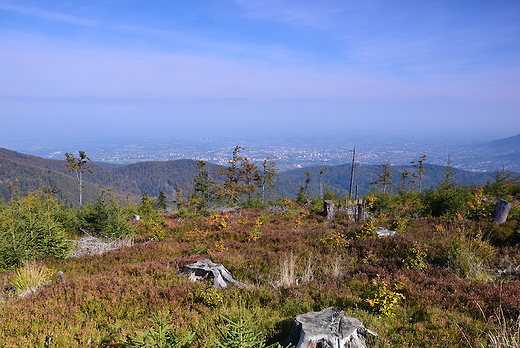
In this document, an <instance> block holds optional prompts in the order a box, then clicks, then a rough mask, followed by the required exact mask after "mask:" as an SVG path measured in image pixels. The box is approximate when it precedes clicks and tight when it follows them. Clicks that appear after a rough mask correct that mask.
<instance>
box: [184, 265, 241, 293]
mask: <svg viewBox="0 0 520 348" xmlns="http://www.w3.org/2000/svg"><path fill="white" fill-rule="evenodd" d="M181 274H183V275H185V276H187V277H188V278H189V279H190V280H191V281H194V282H195V281H200V280H205V279H208V278H213V286H214V287H216V288H219V287H222V288H225V287H227V283H226V282H228V283H234V284H236V285H238V286H241V287H247V285H246V284H244V283H242V282H239V281H238V280H236V279H234V278H233V276H232V275H231V273H229V271H228V270H227V269H226V267H224V266H222V264H220V263H213V262H212V261H211V260H210V259H205V260H199V261H197V262H195V263H192V264H189V265H187V266H186V267H184V269H183V270H182V272H181Z"/></svg>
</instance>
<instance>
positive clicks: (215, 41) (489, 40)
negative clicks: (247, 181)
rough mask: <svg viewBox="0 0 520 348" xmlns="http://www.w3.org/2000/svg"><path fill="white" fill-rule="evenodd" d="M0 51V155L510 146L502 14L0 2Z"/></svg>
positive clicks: (421, 6)
mask: <svg viewBox="0 0 520 348" xmlns="http://www.w3.org/2000/svg"><path fill="white" fill-rule="evenodd" d="M0 47H2V50H1V51H0V63H1V64H0V118H1V121H2V126H3V129H4V135H3V137H2V138H3V139H2V140H1V141H0V143H1V144H9V143H10V142H11V143H13V142H16V141H23V139H33V140H34V141H37V142H38V141H39V142H47V141H52V140H53V139H54V140H55V141H62V140H60V139H67V137H68V139H80V141H97V140H96V139H115V138H117V139H133V138H134V139H143V138H150V137H152V138H153V137H161V136H163V137H173V138H175V137H187V138H189V137H192V138H193V137H197V138H198V137H202V138H205V137H212V136H215V137H216V138H217V137H225V136H242V137H244V138H255V137H256V138H260V137H269V136H271V137H284V136H289V137H292V136H317V137H327V136H351V135H357V136H365V137H366V136H372V137H380V136H388V135H390V136H392V135H394V134H395V135H396V136H402V135H406V134H409V135H417V136H420V137H421V136H422V137H425V138H429V137H434V136H436V137H438V136H441V135H443V134H444V135H449V136H453V137H455V138H472V137H473V138H474V137H483V138H487V139H488V140H492V139H496V138H503V137H509V136H513V135H516V134H518V133H520V98H518V96H519V95H520V4H519V3H518V2H516V1H511V0H510V1H501V2H499V3H497V2H491V1H480V2H478V3H475V2H433V3H432V2H425V1H423V2H421V1H419V2H417V1H400V2H385V1H372V2H365V1H349V2H348V3H345V2H344V1H338V0H326V1H321V2H315V1H306V0H304V1H301V0H299V1H293V0H267V1H256V0H251V1H242V0H206V1H200V2H182V3H179V2H170V1H156V2H153V3H150V2H141V1H135V2H131V3H120V2H106V1H96V0H94V1H84V0H78V1H73V2H65V1H58V0H55V1H53V0H49V1H45V2H40V1H35V0H19V1H13V0H0ZM1 144H0V145H1Z"/></svg>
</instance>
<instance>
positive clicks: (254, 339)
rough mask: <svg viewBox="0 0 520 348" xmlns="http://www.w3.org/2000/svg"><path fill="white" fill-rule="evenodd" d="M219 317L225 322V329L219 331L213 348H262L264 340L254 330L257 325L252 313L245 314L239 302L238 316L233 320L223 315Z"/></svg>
mask: <svg viewBox="0 0 520 348" xmlns="http://www.w3.org/2000/svg"><path fill="white" fill-rule="evenodd" d="M221 319H222V320H223V321H224V322H225V323H226V329H225V330H221V329H220V328H219V331H220V335H221V341H220V342H219V343H217V345H216V346H215V348H263V347H265V341H264V339H263V337H262V335H261V334H259V333H258V332H255V328H256V327H258V325H257V323H256V322H255V320H254V318H253V315H249V316H248V315H247V314H246V312H245V309H244V307H243V305H242V301H241V300H240V302H239V308H238V317H237V318H236V319H235V320H232V319H230V318H229V317H226V316H224V315H222V316H221Z"/></svg>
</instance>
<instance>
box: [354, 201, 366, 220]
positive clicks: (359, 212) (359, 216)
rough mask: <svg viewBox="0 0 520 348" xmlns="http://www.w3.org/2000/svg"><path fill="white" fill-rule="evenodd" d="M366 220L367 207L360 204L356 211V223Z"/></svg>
mask: <svg viewBox="0 0 520 348" xmlns="http://www.w3.org/2000/svg"><path fill="white" fill-rule="evenodd" d="M364 219H365V207H364V205H363V204H361V203H358V205H357V211H356V218H355V220H356V222H360V221H363V220H364Z"/></svg>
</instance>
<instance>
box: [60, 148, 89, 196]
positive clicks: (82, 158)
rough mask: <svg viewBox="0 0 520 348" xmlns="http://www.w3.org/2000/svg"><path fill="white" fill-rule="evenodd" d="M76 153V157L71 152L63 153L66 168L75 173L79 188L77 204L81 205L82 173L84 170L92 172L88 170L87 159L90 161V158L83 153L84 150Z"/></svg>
mask: <svg viewBox="0 0 520 348" xmlns="http://www.w3.org/2000/svg"><path fill="white" fill-rule="evenodd" d="M78 153H79V157H76V156H74V155H73V154H72V153H70V152H67V153H66V154H65V157H66V159H65V161H66V162H67V170H68V171H69V172H74V173H75V174H76V179H77V180H78V189H79V205H80V206H81V205H82V204H83V173H84V172H85V171H86V170H87V171H88V172H89V173H92V170H90V167H89V166H88V164H87V163H88V162H89V161H90V162H91V160H90V158H88V156H87V155H85V151H79V152H78Z"/></svg>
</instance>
